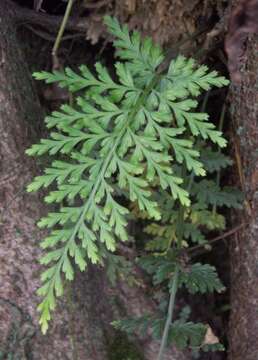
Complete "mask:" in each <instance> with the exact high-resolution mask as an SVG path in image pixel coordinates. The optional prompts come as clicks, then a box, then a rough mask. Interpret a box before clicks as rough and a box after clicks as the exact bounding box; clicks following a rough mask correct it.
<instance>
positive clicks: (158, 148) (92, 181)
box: [27, 17, 226, 332]
mask: <svg viewBox="0 0 258 360" xmlns="http://www.w3.org/2000/svg"><path fill="white" fill-rule="evenodd" d="M105 23H106V24H107V26H108V29H109V31H110V33H111V34H112V35H113V36H114V37H115V40H114V45H115V47H116V49H117V55H118V56H119V58H120V59H121V60H122V61H123V62H117V63H116V64H115V75H116V76H115V80H114V79H113V77H112V76H111V75H110V73H109V71H108V70H107V69H106V68H105V67H104V66H102V65H101V64H100V63H97V64H96V66H95V72H91V71H90V70H89V69H88V67H87V66H85V65H82V66H81V67H80V69H79V72H78V73H77V72H75V71H74V70H72V69H70V68H66V69H64V71H63V72H59V71H54V72H53V73H48V72H41V73H35V74H34V77H35V78H36V79H39V80H45V81H46V82H47V83H54V82H57V83H58V85H59V86H61V87H67V88H68V89H69V91H71V92H75V93H76V92H80V94H79V95H80V96H77V97H76V101H75V104H74V106H70V105H63V106H61V108H60V110H59V111H54V112H53V113H52V114H50V116H48V117H47V118H46V125H47V127H48V128H49V129H52V131H51V133H50V136H49V138H47V139H42V140H41V141H40V143H39V144H36V145H33V146H32V147H31V148H30V149H28V150H27V154H28V155H30V156H41V155H44V154H48V155H50V156H54V157H55V159H54V161H53V162H52V164H51V165H50V166H48V167H47V168H46V169H45V170H44V173H43V175H42V176H37V177H36V178H35V179H34V181H33V182H32V183H31V184H30V185H29V187H28V191H37V190H39V189H40V188H42V187H44V188H48V187H50V186H51V189H50V192H49V193H48V194H47V195H46V197H45V202H47V203H49V204H52V203H56V204H59V205H57V209H55V210H54V211H52V212H50V213H49V214H48V215H47V216H46V217H44V218H43V219H41V220H40V221H39V223H38V225H39V227H46V228H49V229H50V234H49V235H48V236H47V237H46V238H45V239H44V240H43V241H42V242H41V246H42V248H43V249H44V250H45V255H44V256H43V257H42V258H41V263H42V264H43V265H46V266H47V269H46V270H45V271H44V272H43V274H42V282H43V285H42V287H41V288H40V289H39V290H38V294H39V295H40V296H42V297H43V300H42V302H41V304H40V305H39V311H40V312H41V318H40V323H41V326H42V330H43V332H46V330H47V328H48V322H49V320H50V318H51V311H53V310H54V308H55V305H56V297H58V296H61V295H62V293H63V282H64V280H68V281H71V280H73V278H74V273H75V269H74V264H75V265H77V267H78V268H79V270H80V271H84V270H85V269H86V267H87V264H88V263H89V262H92V263H93V264H96V263H101V264H103V263H104V262H105V259H107V257H108V255H107V253H109V252H110V253H112V252H114V251H115V250H116V245H117V242H118V240H121V241H126V240H127V239H128V234H127V216H128V213H129V210H128V206H129V205H128V203H129V202H131V203H134V204H135V208H136V207H137V209H139V211H140V212H142V213H144V214H145V216H146V217H148V218H149V219H152V220H153V219H154V220H156V221H160V222H161V223H163V224H164V222H165V219H169V226H170V228H169V227H167V229H166V232H167V235H166V238H167V239H166V240H167V241H168V244H170V241H171V240H170V239H169V236H171V233H173V232H175V229H174V228H173V229H172V228H171V227H173V225H174V222H173V219H172V217H173V210H172V209H171V207H172V208H173V206H174V204H175V203H176V201H177V200H178V203H180V204H181V205H182V206H184V207H185V208H187V207H189V205H190V194H189V191H188V190H187V182H186V181H185V179H184V178H182V176H183V175H182V173H183V171H182V168H183V167H184V166H186V169H187V170H188V171H189V172H191V173H193V174H194V175H195V176H205V168H204V165H203V163H202V161H201V158H200V152H199V150H197V149H196V146H195V144H196V140H197V138H199V137H202V138H203V139H210V140H211V141H212V142H214V143H217V144H218V145H219V146H220V147H223V146H225V144H226V142H225V140H224V139H223V137H222V135H221V133H220V132H219V131H217V130H215V126H214V125H213V124H212V123H210V122H209V121H208V117H207V115H206V114H202V113H198V112H195V110H196V107H197V102H196V101H193V100H192V99H190V98H188V95H189V96H190V95H191V96H196V95H198V94H199V92H200V91H201V90H207V89H208V88H209V87H210V86H222V85H225V84H226V81H225V80H224V78H222V77H218V76H217V74H216V73H215V72H212V73H209V72H208V70H207V68H206V67H204V66H201V67H199V68H198V66H196V65H195V64H194V63H193V61H192V60H186V59H184V58H182V57H179V58H178V59H177V60H175V61H173V62H172V63H171V65H170V68H169V70H168V73H167V74H166V75H162V74H159V71H158V67H159V65H160V64H161V63H162V61H163V59H164V55H163V52H162V50H161V49H160V48H159V47H158V46H156V45H154V44H153V42H152V41H151V40H150V39H148V38H147V39H144V40H141V38H140V35H139V33H137V32H133V33H132V34H131V33H129V31H128V28H127V27H126V26H121V25H120V24H119V23H118V21H117V20H116V19H113V18H111V17H106V18H105ZM82 90H83V91H82ZM188 130H190V131H191V133H192V136H191V137H190V136H189V134H188ZM162 192H163V194H164V193H166V201H163V200H162V199H161V198H162V196H160V194H162ZM124 195H125V196H124ZM167 198H168V199H167ZM199 200H200V202H201V199H199ZM58 206H59V209H58ZM163 210H164V213H162V211H163ZM205 211H206V214H205ZM207 212H208V210H207V209H206V208H205V209H198V210H195V212H194V213H192V212H191V215H189V216H188V217H189V218H190V220H191V222H192V224H196V225H197V226H199V225H200V224H203V223H205V225H206V226H207V227H208V228H211V226H213V228H218V224H217V223H218V219H216V220H217V222H216V221H215V220H214V221H211V214H210V213H209V216H206V215H207ZM207 219H208V220H207ZM207 221H210V223H211V224H212V225H211V224H210V223H208V224H207ZM220 228H221V224H220ZM196 236H197V235H196ZM198 236H199V234H198ZM198 236H197V237H198ZM199 237H200V236H199ZM170 255H171V254H170V252H169V251H168V253H167V256H168V258H167V260H166V262H165V263H164V262H163V264H162V261H163V260H162V261H161V262H160V264H157V259H156V262H155V266H158V268H157V271H156V273H155V274H154V282H155V284H159V283H161V282H162V281H163V280H164V279H166V278H167V277H169V274H170V273H171V272H173V266H174V265H173V264H174V263H173V261H172V260H173V259H174V257H173V256H172V255H171V256H170ZM169 256H170V257H169ZM159 260H161V259H159Z"/></svg>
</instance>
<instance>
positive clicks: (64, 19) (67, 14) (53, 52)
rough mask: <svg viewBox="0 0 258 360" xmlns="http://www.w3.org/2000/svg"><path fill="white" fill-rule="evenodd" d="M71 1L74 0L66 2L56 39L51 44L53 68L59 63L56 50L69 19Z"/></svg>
mask: <svg viewBox="0 0 258 360" xmlns="http://www.w3.org/2000/svg"><path fill="white" fill-rule="evenodd" d="M73 3H74V0H69V2H68V4H67V7H66V10H65V14H64V17H63V20H62V23H61V26H60V29H59V31H58V34H57V37H56V41H55V43H54V46H53V50H52V57H53V67H54V68H57V67H58V65H59V64H58V58H57V52H58V49H59V46H60V43H61V40H62V37H63V34H64V31H65V27H66V24H67V21H68V19H69V16H70V13H71V10H72V6H73Z"/></svg>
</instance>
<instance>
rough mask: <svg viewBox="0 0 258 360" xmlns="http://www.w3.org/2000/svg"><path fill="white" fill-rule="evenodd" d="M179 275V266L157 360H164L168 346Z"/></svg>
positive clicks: (176, 270) (175, 275) (175, 274)
mask: <svg viewBox="0 0 258 360" xmlns="http://www.w3.org/2000/svg"><path fill="white" fill-rule="evenodd" d="M178 275H179V267H178V265H177V266H176V269H175V273H174V278H173V283H172V288H171V293H170V298H169V305H168V313H167V320H166V324H165V328H164V331H163V335H162V340H161V345H160V349H159V354H158V358H157V360H162V359H163V355H164V351H165V348H166V345H167V338H168V332H169V327H170V325H171V323H172V319H173V313H174V307H175V299H176V293H177V288H178Z"/></svg>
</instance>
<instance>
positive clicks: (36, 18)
mask: <svg viewBox="0 0 258 360" xmlns="http://www.w3.org/2000/svg"><path fill="white" fill-rule="evenodd" d="M7 2H8V4H10V7H11V8H12V9H13V19H14V21H15V23H16V24H17V25H25V24H34V25H38V26H40V27H42V28H44V29H47V30H48V31H51V32H53V33H54V32H56V31H57V30H58V29H59V27H60V23H61V22H62V19H63V16H56V15H49V14H45V13H41V12H37V11H34V10H31V9H27V8H23V7H21V6H19V5H17V4H14V3H13V1H8V0H7ZM87 24H88V19H87V18H86V17H80V18H78V17H70V18H69V20H68V21H67V24H66V30H68V31H71V32H76V33H81V34H85V33H86V30H87Z"/></svg>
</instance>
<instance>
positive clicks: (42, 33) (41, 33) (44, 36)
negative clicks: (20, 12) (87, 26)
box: [25, 24, 84, 42]
mask: <svg viewBox="0 0 258 360" xmlns="http://www.w3.org/2000/svg"><path fill="white" fill-rule="evenodd" d="M25 27H26V29H28V30H30V31H31V32H33V33H34V34H35V35H37V36H39V37H41V38H42V39H44V40H47V41H51V42H55V41H56V37H55V36H53V35H51V34H49V33H47V32H45V31H41V30H38V29H35V28H34V27H33V26H31V25H28V24H26V25H25ZM80 37H84V34H81V33H79V34H71V35H66V36H63V37H62V41H65V40H72V39H75V38H80Z"/></svg>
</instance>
